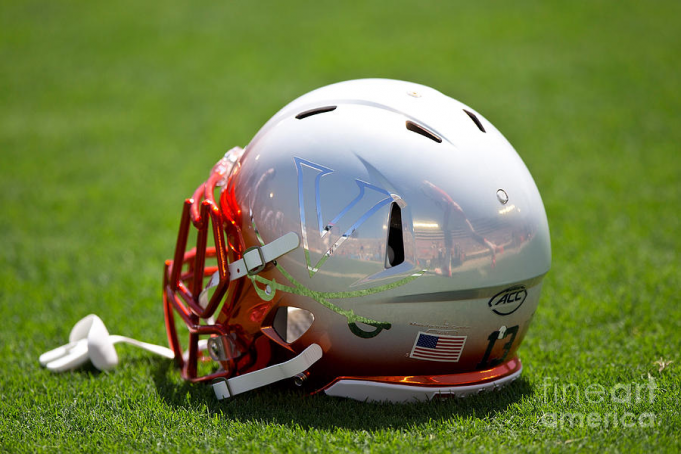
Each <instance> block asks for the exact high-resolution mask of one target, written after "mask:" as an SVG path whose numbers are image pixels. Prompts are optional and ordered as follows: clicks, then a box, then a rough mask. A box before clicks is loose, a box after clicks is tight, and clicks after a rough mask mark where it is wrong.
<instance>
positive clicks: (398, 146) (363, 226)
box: [163, 79, 551, 402]
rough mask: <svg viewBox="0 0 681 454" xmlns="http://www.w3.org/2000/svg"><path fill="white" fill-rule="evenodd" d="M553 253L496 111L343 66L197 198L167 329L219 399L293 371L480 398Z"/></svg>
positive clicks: (185, 226) (186, 224)
mask: <svg viewBox="0 0 681 454" xmlns="http://www.w3.org/2000/svg"><path fill="white" fill-rule="evenodd" d="M194 242H195V244H196V246H195V247H193V246H194V245H193V244H191V243H194ZM550 262H551V248H550V239H549V228H548V223H547V219H546V214H545V212H544V207H543V204H542V200H541V197H540V195H539V191H538V190H537V187H536V185H535V183H534V181H533V179H532V176H531V175H530V173H529V171H528V170H527V168H526V167H525V165H524V163H523V161H522V160H521V158H520V157H519V156H518V154H517V153H516V152H515V150H514V149H513V147H512V146H511V145H510V144H509V143H508V141H507V140H506V139H505V138H504V137H503V136H502V135H501V133H500V132H499V131H497V129H496V128H495V127H494V126H492V124H491V123H490V122H489V121H487V120H486V119H485V118H484V117H483V116H482V115H480V114H479V113H478V112H476V111H475V110H473V109H471V108H470V107H468V106H466V105H464V104H462V103H460V102H458V101H456V100H454V99H452V98H450V97H448V96H445V95H444V94H442V93H440V92H438V91H436V90H434V89H432V88H429V87H426V86H423V85H418V84H414V83H409V82H402V81H395V80H383V79H367V80H354V81H348V82H341V83H337V84H333V85H330V86H327V87H323V88H320V89H318V90H315V91H312V92H310V93H308V94H306V95H304V96H302V97H300V98H298V99H296V100H295V101H293V102H291V103H290V104H288V105H287V106H285V107H284V108H283V109H282V110H281V111H279V112H278V113H277V114H276V115H275V116H274V117H273V118H272V119H270V120H269V121H268V122H267V123H266V124H265V126H264V127H263V128H262V129H261V130H260V131H259V132H258V133H257V134H256V135H255V137H254V138H253V139H252V140H251V142H250V143H249V144H248V145H247V146H246V148H245V149H241V148H234V149H232V150H230V151H229V152H227V153H226V154H225V156H224V157H223V158H222V159H221V160H220V161H219V162H218V163H217V164H216V165H215V167H214V168H213V169H212V172H211V173H210V176H209V177H208V179H207V181H206V182H205V183H203V184H201V185H200V186H199V187H198V189H197V190H196V191H195V192H194V195H193V197H192V198H190V199H187V200H186V201H185V202H184V210H183V213H182V219H181V223H180V228H179V235H178V240H177V245H176V249H175V254H174V257H173V259H172V260H168V261H166V263H165V272H164V282H163V296H164V298H163V304H164V311H165V319H166V327H167V333H168V339H169V343H170V346H171V348H172V350H173V351H174V353H175V360H176V362H177V364H178V365H179V366H180V368H181V370H182V375H183V377H184V378H186V379H188V380H191V381H212V382H213V388H214V390H215V392H216V395H217V396H218V398H225V397H229V396H232V395H235V394H238V393H240V392H244V391H247V390H250V389H254V388H257V387H259V386H263V385H266V384H269V383H273V382H275V381H279V380H282V379H286V378H289V379H292V380H291V382H292V383H296V384H297V385H299V386H301V387H303V388H304V389H305V390H307V391H309V392H310V393H321V392H323V393H326V394H328V395H332V396H344V397H350V398H354V399H358V400H375V401H395V402H404V401H413V400H426V399H430V398H433V397H438V396H449V395H455V396H465V395H468V394H472V393H478V392H480V391H484V390H491V389H497V388H499V387H501V386H503V385H504V384H506V383H509V382H510V381H512V380H514V379H516V378H517V377H518V376H519V374H520V372H521V369H522V365H521V362H520V360H519V359H518V357H517V355H516V352H517V350H518V347H519V346H520V344H521V342H522V340H523V338H524V337H525V334H526V333H527V330H528V328H529V325H530V322H531V320H532V317H533V315H534V312H535V310H536V308H537V304H538V302H539V296H540V291H541V286H542V278H543V276H544V275H545V274H546V273H547V272H548V270H549V267H550ZM182 326H185V327H186V328H187V330H186V331H188V333H187V334H188V342H186V341H184V340H183V341H182V342H181V339H184V336H181V333H180V330H181V328H180V327H182Z"/></svg>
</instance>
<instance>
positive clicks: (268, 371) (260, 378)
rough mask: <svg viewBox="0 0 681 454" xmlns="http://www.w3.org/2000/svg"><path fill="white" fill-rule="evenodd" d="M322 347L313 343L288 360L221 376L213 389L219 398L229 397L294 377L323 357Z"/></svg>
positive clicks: (214, 383)
mask: <svg viewBox="0 0 681 454" xmlns="http://www.w3.org/2000/svg"><path fill="white" fill-rule="evenodd" d="M322 355H323V353H322V347H320V346H319V345H317V344H312V345H310V346H309V347H307V348H306V349H305V350H303V352H302V353H301V354H300V355H298V356H296V357H295V358H292V359H290V360H288V361H285V362H283V363H281V364H275V365H274V366H270V367H266V368H264V369H260V370H256V371H253V372H249V373H247V374H244V375H239V376H237V377H232V378H230V379H225V378H219V379H217V380H215V381H214V382H213V385H212V386H213V391H214V392H215V397H217V399H218V400H223V399H227V398H229V397H232V396H236V395H237V394H241V393H245V392H247V391H251V390H253V389H256V388H260V387H262V386H266V385H270V384H272V383H275V382H278V381H280V380H285V379H287V378H293V377H295V376H296V375H298V374H300V373H302V372H305V371H306V370H307V369H309V368H310V366H312V365H313V364H314V363H316V362H317V361H319V360H320V359H321V357H322Z"/></svg>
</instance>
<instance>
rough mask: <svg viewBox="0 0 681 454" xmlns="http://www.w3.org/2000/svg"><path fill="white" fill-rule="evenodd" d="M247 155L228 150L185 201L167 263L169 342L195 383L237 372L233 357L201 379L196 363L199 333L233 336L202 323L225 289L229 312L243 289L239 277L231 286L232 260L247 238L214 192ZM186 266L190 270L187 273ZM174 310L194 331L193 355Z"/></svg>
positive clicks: (191, 337)
mask: <svg viewBox="0 0 681 454" xmlns="http://www.w3.org/2000/svg"><path fill="white" fill-rule="evenodd" d="M242 154H243V150H242V149H241V148H238V147H236V148H233V149H231V150H229V151H228V152H227V153H226V154H225V156H224V157H223V158H222V159H221V160H220V161H219V162H218V163H217V164H216V165H215V166H214V167H213V169H212V171H211V174H210V176H209V177H208V180H207V181H206V182H205V183H203V184H201V185H200V186H199V187H198V188H197V189H196V191H195V192H194V195H193V198H191V199H187V200H185V202H184V207H183V210H182V219H181V221H180V229H179V233H178V238H177V243H176V246H175V254H174V257H173V260H167V261H166V262H165V269H164V275H163V306H164V312H165V321H166V330H167V333H168V341H169V343H170V345H171V348H172V350H173V351H174V353H175V362H176V363H177V365H178V366H179V367H180V368H181V370H182V376H183V378H185V379H186V380H190V381H206V380H212V379H215V378H218V377H225V376H229V375H231V374H232V372H233V371H234V366H235V361H234V359H233V358H228V359H227V361H225V362H223V363H222V364H223V367H225V370H221V371H218V372H215V373H213V374H209V375H205V376H202V377H197V364H198V360H199V358H200V356H201V352H200V351H199V336H200V335H213V336H227V335H228V334H229V333H228V331H227V330H226V329H225V327H223V326H221V325H218V324H214V323H212V322H211V321H209V324H201V319H204V320H206V319H210V318H211V317H212V316H213V314H215V312H216V310H217V308H218V307H219V306H220V303H221V302H222V301H223V298H224V297H225V294H226V293H228V296H227V300H226V301H225V305H226V306H225V307H224V308H223V312H225V311H226V312H227V313H229V312H230V311H231V310H232V306H233V303H234V301H235V300H236V299H237V297H238V294H239V293H240V290H241V284H242V280H241V279H237V280H234V281H233V282H232V283H231V285H230V273H229V263H230V253H231V254H232V255H233V257H232V259H233V260H236V259H239V258H240V257H241V256H242V254H243V252H244V249H245V248H244V245H243V239H242V236H241V232H240V229H239V227H238V225H237V223H236V222H235V220H234V219H225V218H226V216H225V215H223V213H222V212H221V211H220V209H219V207H218V206H217V204H216V202H215V197H214V191H215V188H216V187H219V186H224V185H225V184H226V180H227V177H228V176H229V174H230V172H231V170H232V167H233V166H234V164H235V163H236V162H237V160H238V159H239V158H240V157H241V155H242ZM202 199H203V201H202ZM190 223H191V224H193V225H194V227H195V228H196V229H197V230H198V234H197V239H196V247H195V248H193V249H191V250H189V251H187V241H188V237H189V231H190V228H191V225H190ZM211 226H212V228H211ZM223 229H224V230H225V231H226V232H227V233H228V236H229V237H230V238H232V239H235V244H233V243H231V242H230V243H228V242H227V241H226V240H225V231H223ZM209 230H212V233H213V239H214V242H215V247H207V243H208V231H209ZM228 248H229V249H228ZM206 259H216V261H217V266H210V267H206ZM185 265H186V270H184V271H183V268H184V267H185ZM216 272H217V273H218V276H219V282H218V284H217V286H215V291H214V293H213V296H212V297H211V298H210V299H209V300H208V302H207V304H205V306H204V305H201V303H200V301H199V296H200V294H201V291H202V290H203V287H204V284H203V282H204V278H205V277H209V276H211V275H213V274H215V273H216ZM230 287H231V288H230ZM228 290H229V292H228ZM175 312H177V313H178V314H179V316H180V318H182V320H183V322H184V323H185V325H186V326H187V328H188V329H189V346H188V354H183V352H182V348H181V346H180V343H179V340H178V336H177V330H176V328H175Z"/></svg>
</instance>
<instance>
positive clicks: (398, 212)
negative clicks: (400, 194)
mask: <svg viewBox="0 0 681 454" xmlns="http://www.w3.org/2000/svg"><path fill="white" fill-rule="evenodd" d="M402 262H404V239H403V234H402V209H400V206H399V205H398V204H397V203H393V204H392V206H391V208H390V219H389V220H388V246H387V247H386V251H385V267H386V268H392V267H393V266H397V265H399V264H400V263H402Z"/></svg>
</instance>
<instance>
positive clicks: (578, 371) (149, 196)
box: [0, 1, 681, 452]
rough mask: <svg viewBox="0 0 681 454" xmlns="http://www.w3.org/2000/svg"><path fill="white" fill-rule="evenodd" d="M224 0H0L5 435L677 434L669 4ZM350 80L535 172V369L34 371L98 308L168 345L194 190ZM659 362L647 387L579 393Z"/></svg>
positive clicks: (32, 440) (673, 439) (640, 377)
mask: <svg viewBox="0 0 681 454" xmlns="http://www.w3.org/2000/svg"><path fill="white" fill-rule="evenodd" d="M217 3H218V4H215V2H214V3H207V2H200V3H197V2H193V3H189V2H187V3H176V2H134V1H121V2H110V3H97V4H96V3H95V2H85V1H82V2H71V1H62V2H57V1H44V2H37V1H4V2H2V4H0V320H2V324H3V327H2V328H0V355H2V358H3V364H2V366H0V450H2V451H10V452H36V451H49V452H54V451H63V452H74V451H79V450H85V451H99V452H110V451H130V450H135V451H144V452H147V451H160V452H167V451H181V452H185V451H192V450H194V451H200V452H202V451H221V452H235V451H245V452H260V451H270V450H272V451H278V452H294V451H298V450H301V449H302V450H307V451H321V452H326V451H334V452H346V451H349V452H357V451H359V452H410V451H417V450H430V451H434V452H442V451H460V450H462V451H513V450H520V451H525V450H530V451H544V450H546V449H555V450H573V449H588V450H589V451H595V450H597V451H630V450H632V451H639V452H641V451H643V452H648V451H652V450H655V451H659V450H668V451H679V450H680V449H681V442H680V440H679V433H681V416H680V415H679V410H678V408H679V404H678V402H679V394H680V393H681V386H680V385H681V380H680V379H679V370H680V369H679V367H680V366H681V364H680V363H681V359H680V358H679V346H680V345H681V305H680V304H679V303H680V302H681V298H680V297H679V289H681V277H680V276H681V273H680V272H679V258H680V257H679V256H680V252H681V240H680V239H679V232H681V221H680V219H681V216H680V214H679V213H680V212H681V208H679V200H681V183H680V178H679V177H680V175H681V158H680V157H679V144H680V143H681V128H680V127H679V125H680V124H681V92H680V91H679V88H680V87H681V76H680V75H681V63H679V53H680V52H681V27H679V22H678V18H679V17H681V3H679V2H675V1H667V2H662V1H660V2H633V1H632V2H629V1H623V2H615V1H593V2H539V1H537V2H531V1H514V2H494V3H489V4H481V3H478V2H411V3H410V2H404V1H392V2H381V3H379V2H372V3H371V4H369V3H370V2H360V1H352V2H327V1H323V2H301V3H299V4H296V3H295V2H229V3H227V2H222V3H224V4H219V3H220V2H217ZM256 3H257V4H256ZM360 77H390V78H396V79H406V80H412V81H415V82H420V83H424V84H426V85H430V86H433V87H435V88H437V89H439V90H441V91H443V92H444V93H446V94H449V95H451V96H453V97H455V98H457V99H460V100H461V101H463V102H465V103H468V104H470V105H472V106H473V107H475V108H476V109H477V110H479V111H480V112H482V113H483V114H484V115H485V116H486V117H487V118H488V119H490V120H491V121H492V122H494V123H495V125H496V126H497V127H498V128H499V129H500V130H501V131H502V132H503V133H504V134H505V135H506V136H507V137H508V138H509V140H510V141H511V143H513V144H514V146H515V147H516V149H517V150H518V151H519V153H520V155H521V156H522V157H523V159H524V160H525V162H526V164H527V166H528V167H529V168H530V170H531V172H532V173H533V175H534V178H535V180H536V182H537V185H538V186H539V188H540V191H541V193H542V196H543V199H544V203H545V205H546V209H547V213H548V217H549V223H550V226H551V234H552V243H553V266H552V270H551V272H550V273H549V275H548V276H547V278H546V280H545V286H544V294H543V297H542V301H541V303H540V309H539V310H538V312H537V314H536V316H535V319H534V322H533V326H532V329H531V330H530V332H529V335H528V336H527V338H526V340H525V342H524V344H523V346H522V347H521V350H520V355H521V357H522V359H523V361H524V364H525V371H524V374H523V377H522V379H520V380H519V381H518V382H516V383H514V384H513V385H512V386H510V387H508V388H507V389H505V390H503V391H501V392H499V393H496V394H490V395H481V396H478V397H476V398H469V399H465V400H449V401H444V402H432V403H429V404H418V405H416V404H414V405H402V406H399V405H398V406H395V405H383V404H361V403H357V402H352V401H346V400H340V399H333V398H327V397H312V398H308V397H304V396H300V395H298V394H295V393H292V392H290V391H286V390H281V389H266V390H260V391H256V392H253V393H250V394H247V395H244V396H240V397H238V398H235V399H233V400H231V401H228V402H222V403H218V402H216V401H215V400H214V399H213V396H212V392H211V391H210V389H207V388H205V387H202V386H195V385H189V384H186V383H183V382H182V381H181V379H180V378H179V375H178V372H177V371H176V370H174V369H173V368H172V367H170V366H169V365H168V364H167V363H166V362H164V361H162V360H157V359H152V358H149V356H148V355H146V354H144V353H142V352H138V351H136V350H134V349H130V348H126V347H121V348H119V352H120V354H121V356H124V358H125V360H126V361H125V362H124V364H123V365H122V366H121V367H119V368H118V369H116V371H114V372H110V373H97V372H96V371H95V370H94V369H92V368H85V369H83V370H81V371H78V372H74V373H72V374H66V375H52V374H50V373H48V372H47V371H45V370H42V369H41V368H40V366H39V365H38V361H37V358H38V356H39V354H40V353H42V352H43V351H45V350H47V349H50V348H52V347H54V346H56V345H60V344H61V343H63V342H64V341H65V340H66V338H67V336H68V332H69V330H70V328H71V326H72V324H73V323H74V322H75V321H76V320H78V319H79V318H81V317H82V316H84V315H86V314H88V313H90V312H96V313H98V314H99V315H101V316H102V318H103V319H104V320H105V321H106V323H107V326H108V327H109V328H110V330H111V331H112V332H115V333H124V334H128V335H131V336H134V337H139V338H143V339H145V340H149V341H151V342H156V343H164V342H165V334H164V329H163V322H162V310H161V302H160V285H161V283H160V279H161V269H162V264H163V260H164V259H165V258H169V257H170V255H171V253H172V249H173V246H174V240H175V235H176V229H177V223H178V221H179V214H180V208H181V203H182V200H183V199H184V197H187V196H189V195H190V194H191V191H193V189H194V188H195V186H196V185H197V184H198V183H199V182H200V181H203V179H204V178H205V177H206V175H207V172H208V170H209V169H210V167H211V166H212V164H213V163H214V162H215V161H216V160H217V159H218V158H219V157H220V156H221V155H222V153H223V152H224V151H226V150H227V149H228V148H230V147H232V146H234V145H245V144H247V143H248V141H249V139H250V138H251V137H252V136H253V134H254V133H255V132H256V131H257V129H258V128H259V127H260V126H261V125H262V124H263V123H264V121H266V120H267V119H268V118H269V116H271V115H272V114H273V113H274V112H275V111H276V110H277V109H279V108H280V107H281V106H283V105H284V104H285V103H287V102H288V101H290V100H292V99H293V98H294V97H296V96H298V95H300V94H302V93H305V92H307V91H309V90H311V89H313V88H316V87H319V86H322V85H325V84H328V83H331V82H335V81H339V80H344V79H351V78H360ZM659 360H663V361H673V362H672V363H671V364H669V365H668V366H667V367H666V368H664V369H663V370H661V371H660V370H659V366H658V364H655V362H656V361H659ZM649 377H651V378H652V380H654V383H655V384H656V386H657V389H656V390H655V392H654V398H653V399H649V398H648V396H647V395H645V394H644V395H643V396H642V397H643V398H642V399H640V401H639V402H636V401H635V398H634V397H632V399H631V402H629V403H620V402H617V401H615V400H613V399H612V397H610V395H609V394H608V395H607V396H601V397H603V402H600V403H594V402H593V401H594V400H598V399H597V397H598V395H596V394H591V398H590V400H591V401H592V402H589V401H588V400H589V399H587V398H586V397H585V395H584V392H585V391H586V390H588V389H591V390H592V391H593V390H598V389H600V388H599V387H602V389H603V390H605V391H610V390H613V389H614V390H615V391H617V392H618V393H619V394H617V395H618V396H620V397H622V396H624V394H623V393H624V392H625V391H626V390H622V389H621V388H622V386H625V385H631V384H633V388H634V389H635V386H636V385H642V384H646V383H648V380H649ZM547 380H549V381H547ZM554 383H555V384H557V385H558V394H557V395H556V393H554V391H553V390H554V388H553V387H552V386H549V387H547V386H546V384H549V385H553V384H554ZM571 384H573V385H574V386H571ZM589 386H591V388H589ZM563 387H565V388H566V390H567V391H568V392H567V395H566V397H565V398H563V396H562V391H561V390H562V388H563ZM576 390H579V395H578V394H577V391H576ZM611 414H615V415H616V416H617V417H618V418H622V417H625V422H632V421H634V420H633V419H626V418H630V417H629V416H627V415H629V414H631V415H633V416H631V418H635V420H636V424H634V427H623V426H622V424H621V419H620V424H618V426H617V427H613V425H612V424H607V425H606V424H605V423H604V422H603V418H608V417H610V418H612V416H608V415H611ZM571 415H583V416H585V417H587V416H589V415H596V416H590V417H591V418H592V419H591V420H590V422H591V423H592V424H591V425H590V424H588V422H589V421H587V422H585V423H584V424H582V425H580V424H574V425H570V424H569V421H565V418H566V416H570V417H571ZM641 415H644V416H643V418H648V416H646V415H653V417H654V424H652V427H641V425H640V424H638V421H639V419H638V418H641V417H642V416H641ZM551 418H555V419H554V420H553V422H556V424H555V427H552V424H550V423H551V421H552V420H551ZM561 418H562V419H561ZM596 419H598V420H599V421H600V422H596V423H594V422H595V421H596ZM643 422H644V423H646V424H645V425H647V423H648V422H649V420H648V419H644V420H643Z"/></svg>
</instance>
